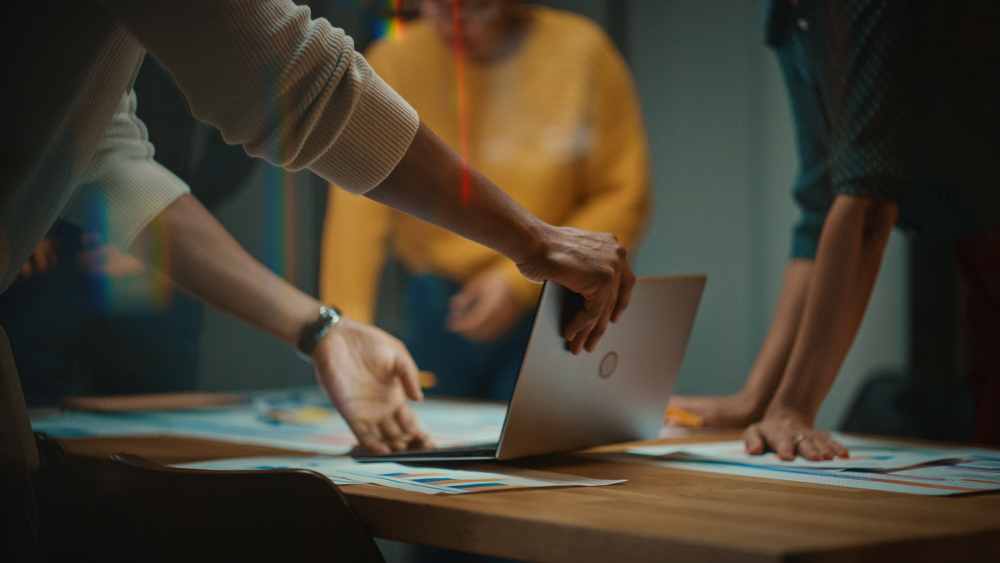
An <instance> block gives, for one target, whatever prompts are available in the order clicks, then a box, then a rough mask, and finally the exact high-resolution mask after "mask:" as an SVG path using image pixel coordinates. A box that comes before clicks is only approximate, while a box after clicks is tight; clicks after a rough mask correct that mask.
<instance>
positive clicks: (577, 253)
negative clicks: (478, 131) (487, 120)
mask: <svg viewBox="0 0 1000 563" xmlns="http://www.w3.org/2000/svg"><path fill="white" fill-rule="evenodd" d="M462 166H463V165H462V160H461V158H460V157H459V156H458V155H457V154H455V152H454V151H452V150H451V149H450V148H448V146H447V145H445V144H444V143H443V142H442V141H441V140H440V139H438V138H437V136H435V135H434V133H432V132H431V131H430V129H428V128H427V127H426V126H425V125H423V124H421V125H420V128H419V129H418V131H417V134H416V136H415V137H414V139H413V142H412V143H411V144H410V147H409V150H407V152H406V154H405V155H404V156H403V159H402V160H401V161H400V163H399V165H397V166H396V168H395V169H394V170H393V171H392V173H391V174H389V176H388V177H387V178H386V179H385V180H384V181H383V182H382V183H381V184H379V185H378V186H376V187H375V188H374V189H372V190H371V191H369V192H367V193H366V194H365V195H366V196H367V197H369V198H371V199H373V200H375V201H378V202H379V203H383V204H385V205H388V206H390V207H393V208H395V209H398V210H400V211H403V212H405V213H408V214H410V215H413V216H414V217H416V218H418V219H422V220H425V221H428V222H430V223H433V224H435V225H437V226H439V227H442V228H445V229H448V230H449V231H452V232H454V233H456V234H458V235H461V236H463V237H465V238H467V239H470V240H473V241H475V242H478V243H480V244H483V245H485V246H488V247H490V248H492V249H494V250H496V251H498V252H500V253H501V254H503V255H504V256H507V257H508V258H510V259H511V260H513V261H514V263H515V264H517V266H518V268H519V269H520V270H521V273H522V274H524V276H525V277H527V278H528V279H531V280H533V281H542V280H546V279H551V280H554V281H556V282H559V283H560V284H562V285H564V286H566V287H568V288H569V289H571V290H573V291H575V292H577V293H579V294H581V295H583V297H584V299H585V300H586V305H585V308H584V310H582V311H581V312H580V313H579V314H578V315H577V317H576V318H575V319H574V320H573V321H572V322H571V323H569V325H568V326H567V327H566V331H565V333H564V336H565V338H566V340H567V342H568V345H569V349H570V350H571V351H572V352H574V353H579V352H580V351H581V350H582V349H583V348H586V349H587V350H592V349H593V348H594V346H596V344H597V341H598V339H599V338H600V337H601V335H602V334H604V330H605V328H606V327H607V323H608V322H609V321H616V320H617V319H618V316H619V315H620V314H621V313H622V311H624V310H625V307H626V306H627V305H628V301H629V297H630V295H631V292H632V285H633V284H634V283H635V276H634V275H633V273H632V269H631V267H630V266H629V264H628V261H627V260H626V257H625V256H626V252H625V247H624V246H622V245H621V244H620V243H619V242H618V240H617V239H616V238H615V237H614V235H611V234H608V233H594V232H590V231H582V230H579V229H574V228H572V227H553V226H552V225H549V224H547V223H545V222H543V221H541V220H539V219H538V218H537V217H535V216H534V215H532V214H530V213H528V212H527V211H525V209H524V208H522V207H521V206H520V205H518V204H517V203H515V202H514V200H512V199H511V198H510V197H509V196H508V195H507V194H505V193H504V192H503V191H502V190H500V188H498V187H497V186H496V185H494V184H493V183H492V182H490V181H489V180H488V179H487V178H486V177H485V176H483V175H482V174H480V173H479V172H478V171H476V170H475V169H472V168H470V169H469V185H468V193H467V194H465V193H463V189H464V188H463V182H462Z"/></svg>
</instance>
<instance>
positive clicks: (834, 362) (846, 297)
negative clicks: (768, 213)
mask: <svg viewBox="0 0 1000 563" xmlns="http://www.w3.org/2000/svg"><path fill="white" fill-rule="evenodd" d="M898 213H899V209H898V205H897V204H896V203H895V202H893V201H887V200H874V199H870V198H864V197H857V196H846V195H841V196H837V198H836V199H835V200H834V203H833V206H832V207H831V209H830V213H829V215H828V216H827V219H826V223H825V225H824V227H823V232H822V234H821V236H820V241H819V249H818V251H817V254H816V260H815V264H814V266H813V269H812V275H811V276H810V281H809V284H808V289H807V293H806V300H805V304H804V309H803V314H802V321H801V324H800V326H799V329H798V333H797V336H796V339H795V343H794V346H793V347H792V350H791V354H790V356H789V359H788V365H787V367H786V369H785V373H784V375H783V377H782V379H781V383H780V384H779V386H778V389H777V391H776V393H775V396H774V399H773V400H772V402H771V404H770V406H769V407H768V410H769V411H771V410H780V409H792V410H794V411H795V412H797V413H799V414H800V415H802V416H804V417H805V418H806V419H807V420H808V421H810V422H811V421H812V420H813V419H815V416H816V413H817V412H818V411H819V407H820V405H821V404H822V402H823V399H824V398H825V397H826V394H827V392H829V390H830V387H831V386H832V385H833V381H834V380H835V379H836V376H837V373H838V372H839V370H840V367H841V365H842V363H843V361H844V358H845V357H846V356H847V352H848V351H849V350H850V347H851V344H852V343H853V341H854V337H855V336H856V334H857V331H858V327H859V326H860V325H861V320H862V318H863V317H864V312H865V308H866V307H867V305H868V299H869V298H870V296H871V291H872V287H873V286H874V284H875V279H876V277H877V276H878V270H879V266H880V264H881V262H882V255H883V253H884V251H885V246H886V244H887V242H888V240H889V234H890V233H891V231H892V226H893V225H894V224H895V222H896V218H897V216H898Z"/></svg>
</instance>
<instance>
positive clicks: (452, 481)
mask: <svg viewBox="0 0 1000 563" xmlns="http://www.w3.org/2000/svg"><path fill="white" fill-rule="evenodd" d="M174 467H182V468H188V469H214V470H228V471H246V470H255V469H309V470H312V471H316V472H317V473H322V474H323V475H325V476H327V477H328V478H329V479H330V480H331V481H333V482H334V483H336V484H338V485H356V484H360V483H371V484H374V485H382V486H385V487H392V488H395V489H404V490H407V491H414V492H418V493H424V494H428V495H435V494H449V495H454V494H463V493H477V492H484V491H512V490H516V489H524V488H529V487H598V486H601V485H613V484H615V483H623V482H625V480H624V479H618V480H601V479H588V478H586V477H574V476H571V475H563V474H561V473H550V472H547V471H533V470H528V469H519V468H515V467H502V468H501V467H496V468H491V470H490V471H465V470H460V469H439V468H434V467H411V466H406V465H400V464H398V463H360V462H357V461H354V460H353V459H351V458H349V457H325V456H316V457H253V458H240V459H222V460H215V461H205V462H198V463H184V464H180V465H175V466H174Z"/></svg>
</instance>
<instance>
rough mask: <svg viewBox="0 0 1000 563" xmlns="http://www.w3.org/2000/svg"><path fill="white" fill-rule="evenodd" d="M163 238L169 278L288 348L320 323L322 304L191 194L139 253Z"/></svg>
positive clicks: (165, 215)
mask: <svg viewBox="0 0 1000 563" xmlns="http://www.w3.org/2000/svg"><path fill="white" fill-rule="evenodd" d="M153 233H162V244H163V250H164V253H165V254H166V256H167V260H166V264H167V265H166V268H165V270H166V271H165V272H164V273H165V274H166V275H167V277H169V278H170V279H171V281H173V282H174V283H175V284H177V285H178V286H179V287H180V288H181V289H183V290H184V291H186V292H187V293H190V294H191V295H193V296H194V297H196V298H198V299H200V300H202V301H204V302H205V303H207V304H209V305H212V306H214V307H216V308H218V309H220V310H221V311H223V312H225V313H227V314H229V315H232V316H234V317H236V318H238V319H240V320H242V321H244V322H246V323H248V324H250V325H252V326H254V327H257V328H259V329H261V330H263V331H265V332H268V333H270V334H271V335H273V336H275V337H276V338H278V339H280V340H282V341H283V342H285V343H287V344H289V345H293V346H294V345H295V344H297V343H298V339H299V337H300V336H301V333H302V329H303V327H305V326H306V325H307V324H309V323H310V322H311V321H313V320H314V319H315V318H316V315H317V313H318V311H319V306H320V303H319V302H318V301H316V300H315V299H313V298H312V297H309V296H308V295H306V294H305V293H303V292H302V291H299V290H298V289H296V288H295V287H294V286H292V285H291V284H289V283H288V282H286V281H285V280H283V279H281V278H280V277H279V276H277V275H276V274H274V272H272V271H270V270H269V269H267V268H266V267H265V266H264V265H263V264H261V263H260V262H258V261H257V260H255V259H254V258H253V257H252V256H250V254H248V253H247V252H246V251H245V250H244V249H243V248H242V247H241V246H240V245H239V243H238V242H236V240H235V239H234V238H233V237H232V236H231V235H230V234H229V233H228V232H227V231H226V230H225V228H223V227H222V225H221V224H219V222H218V221H217V220H216V219H215V217H213V216H212V214H211V213H209V212H208V210H206V209H205V207H204V206H202V205H201V203H199V202H198V200H197V199H195V198H194V197H193V196H191V195H185V196H182V197H181V198H180V199H178V200H177V201H175V202H174V203H173V204H171V205H170V206H169V207H167V208H166V209H165V210H164V211H163V212H162V213H160V215H159V216H158V217H157V218H156V220H155V221H154V222H153V223H152V224H151V225H150V227H147V229H146V230H145V231H144V233H143V234H142V235H140V236H139V237H138V239H137V244H135V245H133V248H134V249H135V250H136V254H138V255H140V256H142V255H143V254H145V252H144V251H143V249H142V248H141V246H142V244H143V242H144V241H148V240H149V239H150V236H152V234H153Z"/></svg>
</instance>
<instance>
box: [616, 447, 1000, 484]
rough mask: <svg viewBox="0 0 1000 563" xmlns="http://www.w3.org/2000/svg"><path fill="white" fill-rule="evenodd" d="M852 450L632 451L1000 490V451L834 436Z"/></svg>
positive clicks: (829, 478)
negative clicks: (828, 456) (799, 453)
mask: <svg viewBox="0 0 1000 563" xmlns="http://www.w3.org/2000/svg"><path fill="white" fill-rule="evenodd" d="M835 437H836V438H837V439H838V440H840V441H841V442H842V443H843V444H844V445H845V446H847V447H848V448H849V449H850V451H851V456H850V457H849V458H839V459H835V460H831V461H808V460H805V459H802V458H796V459H795V461H781V460H780V459H778V457H777V455H775V454H773V453H769V454H765V455H749V454H747V453H746V451H745V449H744V447H743V442H742V441H730V442H710V443H701V444H670V445H655V446H639V447H634V448H629V449H628V450H627V451H628V453H630V454H634V455H642V456H650V457H653V458H654V459H655V460H656V461H655V463H656V464H657V465H660V466H663V467H670V468H675V469H687V470H692V471H702V472H708V473H722V474H726V475H739V476H744V477H761V478H766V479H779V480H786V481H798V482H805V483H816V484H824V485H838V486H843V487H853V488H862V489H872V490H881V491H894V492H901V493H910V494H920V495H939V496H948V495H957V494H969V493H982V492H990V491H997V490H1000V451H995V450H988V449H980V448H948V447H925V446H915V445H913V444H902V443H898V442H896V443H894V442H890V441H886V440H874V439H866V438H856V437H853V436H846V435H842V434H835Z"/></svg>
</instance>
